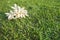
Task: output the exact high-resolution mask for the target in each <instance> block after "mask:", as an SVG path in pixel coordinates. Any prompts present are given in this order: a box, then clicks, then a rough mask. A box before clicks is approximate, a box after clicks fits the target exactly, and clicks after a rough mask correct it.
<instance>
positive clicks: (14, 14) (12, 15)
mask: <svg viewBox="0 0 60 40" xmlns="http://www.w3.org/2000/svg"><path fill="white" fill-rule="evenodd" d="M11 8H12V10H10V12H9V13H5V14H6V16H7V17H8V19H9V20H11V19H16V18H25V16H28V14H27V10H25V9H24V7H23V8H21V7H19V6H17V4H14V6H12V7H11Z"/></svg>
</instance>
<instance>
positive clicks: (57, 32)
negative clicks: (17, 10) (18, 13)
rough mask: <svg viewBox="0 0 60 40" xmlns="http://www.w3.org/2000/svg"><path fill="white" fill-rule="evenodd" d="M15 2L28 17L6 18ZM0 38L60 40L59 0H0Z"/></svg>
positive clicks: (2, 39) (5, 39)
mask: <svg viewBox="0 0 60 40" xmlns="http://www.w3.org/2000/svg"><path fill="white" fill-rule="evenodd" d="M15 3H16V4H17V5H19V6H21V7H25V9H26V10H27V11H28V15H29V17H26V18H21V19H15V20H14V19H13V20H8V19H7V17H6V15H5V13H6V12H9V10H11V6H13V5H14V4H15ZM0 40H60V0H0Z"/></svg>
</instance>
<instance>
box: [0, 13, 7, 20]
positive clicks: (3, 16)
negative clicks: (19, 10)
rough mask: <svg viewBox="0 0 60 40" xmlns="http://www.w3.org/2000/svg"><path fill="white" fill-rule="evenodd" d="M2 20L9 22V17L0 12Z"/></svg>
mask: <svg viewBox="0 0 60 40" xmlns="http://www.w3.org/2000/svg"><path fill="white" fill-rule="evenodd" d="M0 20H2V21H3V20H4V21H7V17H6V15H5V13H4V12H0Z"/></svg>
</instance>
